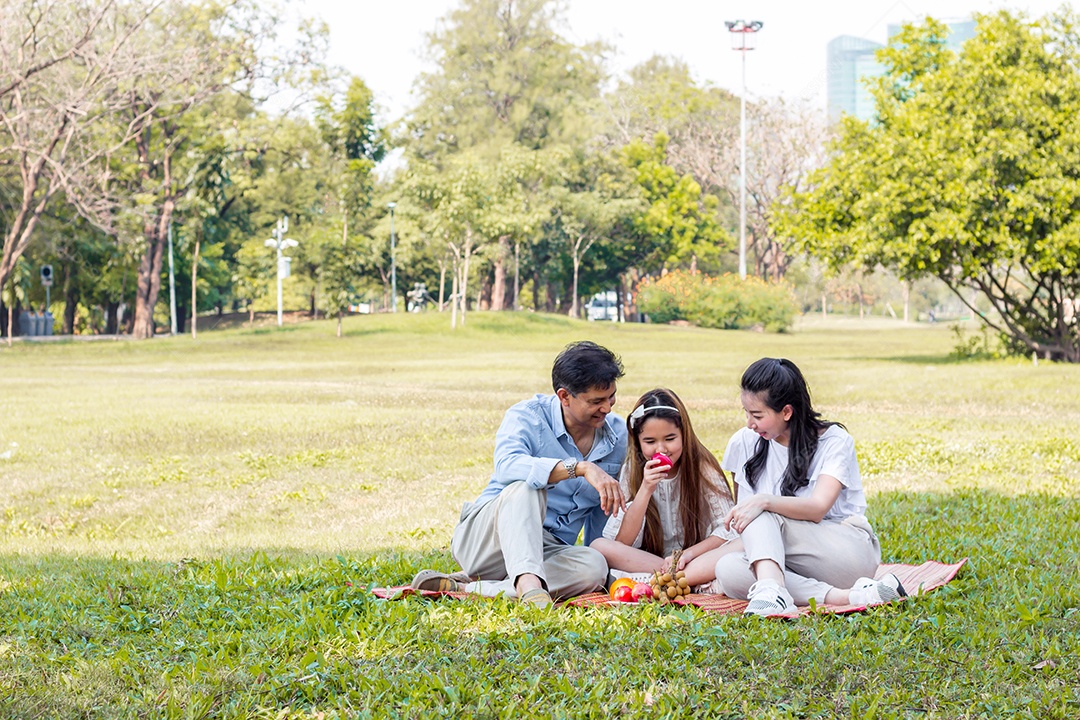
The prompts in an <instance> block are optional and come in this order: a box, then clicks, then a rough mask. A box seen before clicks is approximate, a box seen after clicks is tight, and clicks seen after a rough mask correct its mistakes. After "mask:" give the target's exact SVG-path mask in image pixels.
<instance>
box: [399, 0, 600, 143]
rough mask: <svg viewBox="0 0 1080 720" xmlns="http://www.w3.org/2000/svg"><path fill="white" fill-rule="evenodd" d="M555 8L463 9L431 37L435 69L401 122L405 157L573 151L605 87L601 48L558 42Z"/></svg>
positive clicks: (541, 4) (481, 5)
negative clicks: (512, 148)
mask: <svg viewBox="0 0 1080 720" xmlns="http://www.w3.org/2000/svg"><path fill="white" fill-rule="evenodd" d="M559 10H560V6H559V5H558V4H557V3H556V2H554V1H553V0H530V1H528V2H521V1H520V0H465V1H464V2H463V3H462V5H461V7H459V8H458V9H456V10H453V11H452V12H451V13H450V14H449V15H448V16H447V17H446V18H445V20H443V21H442V22H441V23H440V26H439V29H438V30H436V31H435V32H434V33H432V34H431V35H429V36H428V43H429V52H430V55H431V59H432V60H433V61H434V63H435V64H436V65H437V66H438V69H437V70H436V71H435V72H432V73H426V74H424V75H421V77H420V78H419V80H418V81H417V88H416V89H417V94H418V96H419V97H420V102H419V103H418V105H417V106H416V107H415V108H414V109H413V111H412V112H411V113H410V114H409V117H408V118H407V130H408V147H407V152H408V154H409V156H410V157H415V158H419V159H422V160H424V161H427V162H434V163H436V164H437V161H438V160H439V159H440V158H442V157H445V156H447V155H452V154H455V153H459V152H462V151H464V150H467V149H469V148H477V147H482V148H483V147H486V148H489V152H488V155H489V156H496V155H498V154H499V153H500V152H501V151H502V149H503V148H504V147H506V146H507V145H510V144H516V145H518V146H520V147H522V148H527V149H541V148H545V147H551V146H553V145H558V144H567V143H570V144H572V143H574V142H576V141H577V139H578V138H580V136H581V130H582V127H581V126H582V125H583V123H584V121H585V118H586V117H587V115H588V110H589V104H590V103H591V102H592V101H593V100H594V99H595V98H596V97H597V96H598V93H599V84H600V81H601V79H602V72H601V66H600V61H599V55H600V51H601V50H602V48H600V47H599V46H586V47H580V48H579V47H576V46H574V45H573V44H571V43H569V42H568V41H566V40H565V39H564V38H563V37H561V36H560V35H559V33H558V32H557V29H556V28H557V25H558V23H559Z"/></svg>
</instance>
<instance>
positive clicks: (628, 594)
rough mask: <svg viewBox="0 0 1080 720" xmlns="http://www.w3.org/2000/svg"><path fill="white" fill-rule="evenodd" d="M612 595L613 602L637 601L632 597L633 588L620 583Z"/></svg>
mask: <svg viewBox="0 0 1080 720" xmlns="http://www.w3.org/2000/svg"><path fill="white" fill-rule="evenodd" d="M612 597H613V598H614V599H615V602H626V603H629V602H637V598H635V597H634V589H633V588H632V587H628V586H626V585H620V586H619V587H618V589H617V590H616V591H615V594H614V595H612Z"/></svg>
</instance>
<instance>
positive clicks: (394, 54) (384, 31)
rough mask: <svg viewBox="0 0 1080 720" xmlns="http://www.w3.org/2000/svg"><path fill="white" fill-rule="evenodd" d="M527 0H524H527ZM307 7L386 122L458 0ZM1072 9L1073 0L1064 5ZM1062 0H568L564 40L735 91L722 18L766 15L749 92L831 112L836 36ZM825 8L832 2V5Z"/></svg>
mask: <svg viewBox="0 0 1080 720" xmlns="http://www.w3.org/2000/svg"><path fill="white" fill-rule="evenodd" d="M523 1H524V0H523ZM299 4H300V7H301V9H302V10H301V11H302V12H304V13H305V14H309V15H315V16H318V17H321V18H322V19H324V20H326V21H327V23H328V24H329V26H330V33H331V37H330V42H331V49H330V61H331V62H332V63H334V64H336V65H341V66H343V67H344V68H346V69H347V70H348V71H350V72H351V73H353V74H356V75H359V76H360V77H361V78H363V79H364V82H366V83H367V84H368V86H369V87H370V88H371V89H372V91H373V92H374V93H375V98H376V102H378V103H379V105H381V106H382V107H383V108H384V110H385V111H386V114H387V118H386V119H397V118H398V117H400V116H401V115H402V114H403V113H404V112H405V110H406V109H407V108H408V107H409V106H410V105H411V104H412V102H411V97H410V91H411V89H412V85H413V80H414V79H415V78H416V77H417V75H418V74H419V73H420V72H421V71H423V70H425V69H430V68H428V67H427V66H426V65H425V62H424V60H423V59H422V51H423V48H424V46H425V42H424V35H425V33H428V32H430V31H431V30H433V29H434V28H435V27H436V22H437V21H438V19H439V18H441V17H443V16H444V15H446V13H447V12H448V11H449V10H451V9H452V8H454V7H455V6H457V4H458V2H457V0H301V1H300V3H299ZM1064 4H1065V5H1069V6H1071V5H1072V3H1064ZM1062 5H1063V2H1062V0H983V1H982V2H976V1H975V0H933V2H929V1H927V0H895V1H894V0H833V2H829V3H823V2H813V1H812V0H760V1H759V2H753V3H751V2H723V3H721V2H715V0H713V1H712V2H705V1H704V0H665V1H664V2H659V1H658V0H652V1H649V0H567V2H566V6H567V11H566V14H565V17H566V20H567V22H568V25H569V27H568V28H565V29H564V32H565V34H566V35H567V37H568V38H569V39H571V40H573V41H575V42H579V43H580V42H587V41H590V40H597V39H602V40H605V41H607V42H608V43H609V44H611V45H614V46H615V50H616V54H615V56H614V57H613V58H612V63H611V69H612V70H613V71H614V72H616V73H620V72H624V71H626V70H627V69H629V68H631V67H633V66H634V65H637V64H638V63H640V62H642V61H644V60H647V59H648V58H649V57H651V56H652V55H654V54H663V55H672V56H675V57H679V58H681V59H682V60H684V61H685V62H686V63H687V64H688V65H689V66H690V69H691V72H692V73H693V76H694V78H695V80H697V81H698V82H702V83H704V82H709V83H712V84H714V85H718V86H720V87H724V88H727V89H728V90H731V91H732V92H734V93H736V94H738V93H739V92H740V91H741V87H742V75H741V72H742V71H741V57H740V55H741V54H740V53H738V52H735V51H733V50H732V49H731V40H730V33H728V32H727V28H726V27H725V26H724V21H725V20H739V19H742V20H747V21H750V20H760V21H762V22H763V23H764V27H763V28H762V30H761V31H760V32H759V33H758V34H757V38H756V40H757V47H756V49H755V50H754V51H753V52H749V53H747V59H746V85H747V94H748V96H749V97H755V96H757V97H762V96H776V95H783V96H784V97H787V98H790V99H795V98H803V97H805V98H809V99H810V100H812V101H813V102H814V104H815V106H817V107H820V108H821V109H822V110H823V111H824V107H825V46H826V44H828V42H829V41H830V40H832V39H833V38H834V37H837V36H838V35H856V36H858V37H865V38H867V39H870V40H874V41H876V42H881V43H884V42H885V40H886V26H887V25H888V24H889V23H897V22H908V21H917V20H921V19H922V18H925V17H926V16H927V15H932V16H933V17H935V18H938V19H941V20H952V19H959V18H965V17H968V16H970V14H971V13H972V12H987V11H991V10H996V9H1000V8H1009V9H1013V10H1022V11H1025V12H1027V13H1028V14H1029V15H1031V16H1033V17H1035V16H1040V15H1044V14H1046V13H1049V12H1051V11H1053V10H1056V9H1058V8H1060V7H1062ZM826 6H827V7H828V9H825V8H826Z"/></svg>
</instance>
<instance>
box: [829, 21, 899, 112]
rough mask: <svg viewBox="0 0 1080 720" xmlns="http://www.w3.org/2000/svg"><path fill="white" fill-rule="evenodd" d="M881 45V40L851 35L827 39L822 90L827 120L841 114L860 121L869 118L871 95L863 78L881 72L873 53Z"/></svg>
mask: <svg viewBox="0 0 1080 720" xmlns="http://www.w3.org/2000/svg"><path fill="white" fill-rule="evenodd" d="M882 47H884V45H882V44H881V43H876V42H874V41H873V40H867V39H865V38H860V37H855V36H853V35H841V36H840V37H838V38H834V39H833V40H831V41H830V42H829V45H828V48H827V51H826V52H827V58H828V65H826V69H825V75H826V78H827V82H826V91H825V92H826V97H827V102H828V108H829V120H830V121H832V120H837V119H839V117H840V116H841V115H842V114H844V113H846V114H848V115H854V116H855V117H857V118H859V119H860V120H867V119H869V118H871V117H873V114H874V98H872V97H871V96H870V92H869V91H868V90H867V89H866V84H865V82H864V80H865V79H867V78H872V77H877V76H879V75H881V74H882V73H884V72H885V68H884V67H883V66H882V65H881V63H879V62H878V61H877V60H875V59H874V53H875V52H876V51H877V50H878V49H879V48H882Z"/></svg>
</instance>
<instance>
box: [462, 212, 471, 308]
mask: <svg viewBox="0 0 1080 720" xmlns="http://www.w3.org/2000/svg"><path fill="white" fill-rule="evenodd" d="M463 254H464V256H465V261H464V262H463V263H462V269H461V284H460V290H461V295H460V302H461V327H465V311H466V310H467V309H468V306H469V301H468V297H469V294H468V290H469V260H471V259H472V228H469V229H467V230H466V231H465V251H464V253H463Z"/></svg>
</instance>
